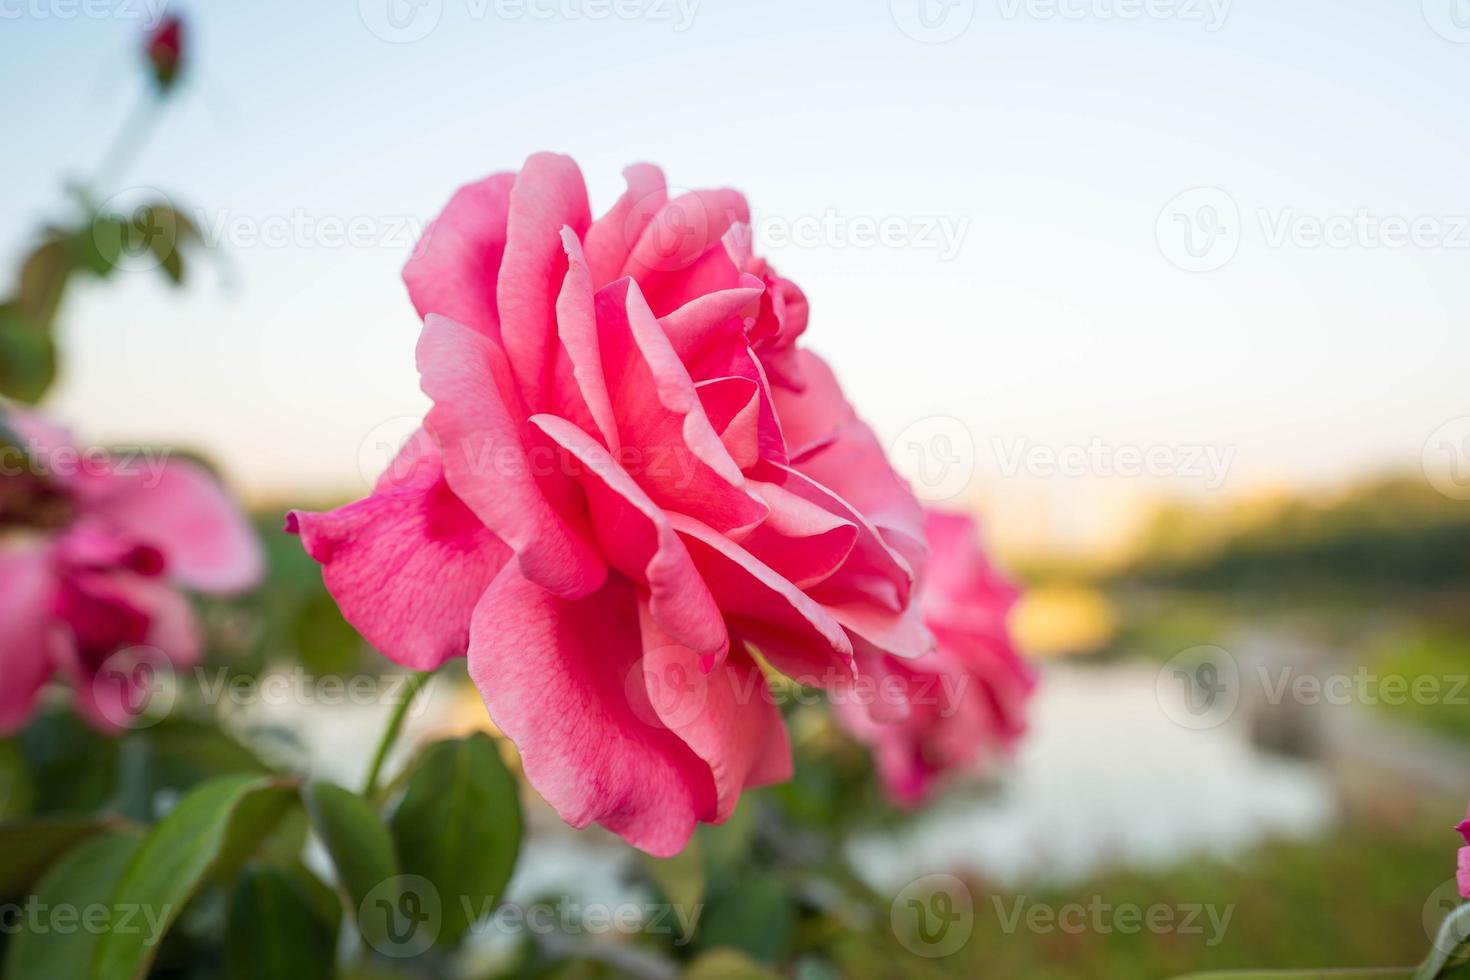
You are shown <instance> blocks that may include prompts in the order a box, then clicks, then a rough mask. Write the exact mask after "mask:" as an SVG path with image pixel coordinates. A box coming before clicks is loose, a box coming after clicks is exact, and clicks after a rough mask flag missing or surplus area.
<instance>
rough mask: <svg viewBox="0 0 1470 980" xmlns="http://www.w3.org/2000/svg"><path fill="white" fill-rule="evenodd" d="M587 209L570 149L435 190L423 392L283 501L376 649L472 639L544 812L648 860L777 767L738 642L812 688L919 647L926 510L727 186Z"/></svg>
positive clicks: (421, 272)
mask: <svg viewBox="0 0 1470 980" xmlns="http://www.w3.org/2000/svg"><path fill="white" fill-rule="evenodd" d="M626 175H627V179H628V190H627V192H626V193H625V194H624V195H623V196H622V198H621V199H619V200H618V202H617V203H616V204H614V205H613V208H612V210H611V211H609V212H608V213H607V214H606V215H604V216H603V217H601V218H599V219H597V220H595V221H594V220H592V218H591V213H590V210H589V207H588V202H587V192H586V189H585V187H584V185H583V182H582V176H581V173H580V172H579V171H578V169H577V167H576V164H574V163H573V162H572V161H571V160H570V159H568V158H566V157H562V156H555V155H552V154H538V155H536V156H533V157H531V158H530V159H529V160H528V161H527V162H526V165H525V169H524V170H522V171H521V172H520V173H519V174H498V175H496V176H493V177H490V178H487V179H485V180H483V181H480V182H479V183H475V184H471V185H469V186H466V187H464V188H462V189H461V190H459V191H458V192H457V193H456V194H455V195H454V197H453V198H452V199H451V200H450V202H449V204H448V206H447V207H446V208H445V210H444V213H443V214H441V215H440V216H439V218H438V220H436V221H435V222H434V224H433V225H432V227H431V228H430V229H429V230H428V232H427V233H426V234H425V236H424V240H423V242H422V243H421V244H420V246H419V248H418V250H417V251H416V254H415V255H414V257H413V258H412V260H411V261H410V262H409V263H408V266H407V268H406V269H405V270H404V279H405V280H406V281H407V284H408V290H409V295H410V297H411V298H412V300H413V302H414V305H415V307H417V309H418V311H419V313H420V314H421V315H423V316H424V318H425V325H424V331H423V335H422V337H421V339H420V341H419V346H418V366H419V373H420V375H421V378H422V384H423V389H424V391H425V393H427V394H428V396H429V397H430V398H431V399H432V401H433V407H432V409H431V410H430V412H429V414H428V418H427V419H426V420H425V424H424V430H423V432H421V433H420V436H419V437H416V438H415V439H413V440H411V441H410V443H409V445H408V447H407V448H406V449H405V450H404V451H403V453H402V454H401V456H400V458H399V459H398V460H397V461H396V462H395V463H394V464H393V465H392V466H391V467H390V468H389V471H388V472H387V473H386V474H385V475H384V476H383V477H382V479H381V480H380V481H379V483H378V485H377V487H376V488H375V489H374V491H373V493H372V495H371V496H369V497H368V498H367V499H366V500H363V501H360V502H358V503H356V504H352V505H351V506H348V507H345V508H342V509H341V510H338V511H335V512H332V513H329V514H301V513H297V514H293V515H291V517H290V518H289V521H288V527H289V528H291V529H294V530H297V531H299V533H300V534H301V536H302V539H303V543H304V545H305V547H306V548H307V550H308V551H309V552H310V553H311V555H312V556H313V557H314V558H316V559H317V560H318V561H320V562H321V563H322V564H323V566H324V572H323V574H324V577H325V579H326V583H327V587H328V588H329V589H330V591H331V592H332V594H333V595H334V596H335V597H336V599H337V601H338V603H339V604H340V605H341V607H342V610H343V612H344V614H345V615H346V616H347V618H348V620H349V621H351V622H352V623H353V624H354V625H355V626H356V627H357V628H358V629H359V630H360V631H361V632H362V633H363V635H364V636H365V637H366V638H367V639H368V640H369V641H370V642H371V643H373V644H374V645H375V646H377V647H378V648H379V649H380V650H382V651H383V652H384V653H385V654H387V655H388V656H390V657H392V658H393V659H395V660H397V661H399V662H400V663H403V664H406V665H408V666H411V667H415V668H432V667H435V666H437V665H438V664H440V663H442V662H443V661H444V660H445V659H446V658H449V657H454V656H458V655H461V654H466V653H467V654H468V657H469V672H470V676H471V677H472V678H473V679H474V682H475V684H476V685H477V686H478V688H479V690H480V693H481V695H482V697H483V698H484V699H485V704H486V706H487V707H488V708H489V711H490V715H491V718H492V719H493V720H494V722H495V724H496V725H497V727H499V728H500V729H501V730H502V731H503V732H504V733H505V734H506V735H507V736H508V737H509V738H510V739H511V740H512V741H514V742H515V744H516V745H517V747H518V748H519V750H520V754H521V758H522V761H523V764H524V767H525V772H526V775H527V777H528V779H529V780H530V781H531V783H532V784H533V785H534V786H535V787H536V789H537V790H538V791H539V792H540V793H541V795H542V796H543V797H545V798H546V799H547V801H549V802H550V803H551V805H552V806H554V807H555V808H556V810H557V811H558V813H560V814H561V816H562V818H563V819H565V820H566V821H567V822H568V823H570V824H572V825H574V826H577V827H582V826H585V825H587V824H589V823H592V822H598V823H601V824H602V825H604V826H606V827H608V828H609V829H611V830H613V831H615V832H617V833H618V834H621V835H622V836H623V837H625V838H626V839H627V840H629V841H630V842H631V843H633V844H635V845H637V846H638V847H641V848H643V849H645V850H647V851H649V852H652V853H654V854H661V855H667V854H672V853H675V852H677V851H679V850H680V849H682V848H683V846H684V844H685V843H686V842H687V840H688V838H689V835H690V834H691V833H692V831H693V828H694V826H695V824H696V823H697V822H699V821H708V822H718V821H722V820H724V819H725V818H727V817H728V816H729V815H730V813H731V811H732V810H733V809H734V807H735V804H736V802H737V801H738V799H739V796H740V792H741V790H742V789H744V788H745V787H749V786H757V785H762V784H766V783H771V782H775V781H779V780H784V779H786V778H788V777H789V776H790V773H791V758H790V749H789V746H788V743H787V738H786V733H785V730H784V727H783V725H782V722H781V718H780V714H779V712H778V711H777V709H776V706H775V705H774V703H773V699H772V698H771V696H770V695H769V692H768V690H767V687H766V682H765V677H764V674H763V673H762V668H761V666H760V665H759V663H758V662H757V659H756V657H755V656H753V654H752V647H754V648H756V649H758V650H759V653H760V655H761V656H762V657H763V658H764V659H765V661H766V662H767V663H769V664H770V665H771V666H772V667H774V668H775V669H777V670H780V671H782V672H783V673H785V674H787V675H790V676H794V677H798V678H801V679H803V680H806V681H808V682H810V683H818V684H824V685H827V686H832V687H841V686H843V685H845V684H849V683H851V680H852V678H853V676H854V659H855V657H880V656H884V655H890V654H891V655H893V656H896V657H912V656H916V655H917V654H919V653H921V652H923V651H924V650H926V649H928V647H929V646H930V645H931V644H932V638H931V637H930V636H929V634H928V631H927V630H926V629H925V628H924V626H923V623H922V621H921V620H920V617H919V616H918V614H917V609H915V608H914V607H912V606H911V604H910V602H909V597H910V592H911V589H912V587H913V583H914V580H915V575H916V572H917V570H918V566H919V565H920V563H921V562H922V561H923V558H924V555H925V551H926V549H925V546H924V542H923V524H922V514H921V512H920V510H919V508H918V505H917V502H916V501H915V500H914V498H913V496H912V494H911V493H910V492H909V490H908V488H907V486H906V485H905V484H904V483H903V482H902V481H901V480H900V479H899V478H898V476H897V475H896V474H895V473H894V472H893V470H892V469H891V468H890V467H889V465H888V463H887V461H886V460H885V458H884V454H883V451H882V449H881V447H880V445H879V443H878V441H877V439H876V438H875V437H874V435H873V433H872V431H871V430H870V429H869V428H868V427H867V426H866V425H864V424H863V423H862V422H861V421H859V420H858V418H857V417H856V415H855V414H854V413H853V410H852V408H851V406H849V405H848V403H847V401H846V400H845V399H844V398H843V395H842V392H841V390H840V389H839V388H838V386H837V382H836V380H835V379H834V377H833V375H832V372H831V371H830V370H829V369H828V367H827V365H826V364H825V363H823V362H822V361H821V360H820V359H819V358H817V357H816V356H815V355H813V354H811V353H808V352H806V351H803V350H800V349H798V348H797V347H796V340H797V338H798V337H799V336H800V335H801V334H802V332H803V331H804V330H805V328H806V320H807V304H806V300H805V297H803V295H802V293H801V291H800V290H799V289H797V288H796V287H795V286H794V285H792V284H791V283H790V282H788V281H786V280H784V279H781V278H779V277H777V276H775V275H774V274H773V273H772V272H771V270H770V269H769V268H768V267H767V266H766V265H765V263H764V262H762V261H761V260H759V259H757V258H756V257H755V256H753V255H752V254H751V230H750V225H749V220H750V212H749V208H748V206H747V205H746V202H745V199H744V198H743V197H742V196H741V195H739V194H737V193H735V192H734V191H729V190H718V191H696V192H692V193H688V194H684V195H680V196H676V197H673V198H670V197H669V196H668V194H667V191H666V188H665V183H664V177H663V174H662V173H661V172H660V171H659V170H658V169H657V168H655V167H652V166H648V165H639V166H635V167H632V168H630V169H629V170H628V171H627V174H626Z"/></svg>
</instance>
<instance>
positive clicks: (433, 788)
mask: <svg viewBox="0 0 1470 980" xmlns="http://www.w3.org/2000/svg"><path fill="white" fill-rule="evenodd" d="M393 837H394V840H395V841H396V842H397V844H398V854H399V857H400V859H401V863H402V867H403V870H404V871H405V872H407V873H409V874H414V875H420V876H422V877H423V878H426V879H428V881H429V882H430V883H432V884H433V886H434V888H435V889H437V891H438V893H439V900H440V905H441V907H442V910H443V921H442V924H441V926H440V931H439V940H440V942H444V943H453V942H455V941H457V940H458V939H459V938H460V937H462V936H463V935H464V933H465V930H466V929H468V928H469V926H470V925H471V924H472V923H473V922H474V921H475V920H476V919H477V918H479V917H480V916H481V915H482V914H485V913H488V912H490V911H491V910H492V909H493V908H494V907H495V905H496V904H498V903H499V901H500V899H501V898H502V897H503V895H504V892H505V886H506V883H507V882H509V881H510V875H511V872H512V871H513V870H514V869H515V863H516V855H517V853H518V852H519V850H520V841H521V807H520V799H519V796H518V795H517V787H516V781H515V779H514V778H513V777H512V776H511V774H510V773H509V772H508V771H507V770H506V768H505V764H504V763H503V762H502V761H501V759H500V753H499V752H497V751H496V748H495V743H494V742H493V741H491V739H490V737H489V736H488V735H486V734H485V733H484V732H476V733H475V734H473V735H471V736H469V737H468V738H464V739H452V740H448V741H443V742H436V743H434V744H433V745H431V746H429V747H428V748H427V749H425V750H424V752H423V754H422V755H420V756H419V759H418V761H417V763H415V765H414V769H413V772H412V773H411V775H410V776H409V778H408V786H407V789H406V791H405V793H404V796H403V802H402V803H400V804H399V806H398V811H397V812H396V813H395V814H394V815H393Z"/></svg>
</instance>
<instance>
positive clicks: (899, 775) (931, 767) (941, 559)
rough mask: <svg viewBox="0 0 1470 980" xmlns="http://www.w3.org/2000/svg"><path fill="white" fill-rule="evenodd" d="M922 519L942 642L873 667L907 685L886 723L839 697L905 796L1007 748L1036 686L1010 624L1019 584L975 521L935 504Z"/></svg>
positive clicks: (931, 602) (914, 797)
mask: <svg viewBox="0 0 1470 980" xmlns="http://www.w3.org/2000/svg"><path fill="white" fill-rule="evenodd" d="M926 527H927V529H928V535H929V546H930V549H931V553H930V558H929V563H928V577H927V579H926V581H925V583H924V588H923V589H922V595H921V599H920V601H921V604H922V606H923V609H924V618H925V621H926V622H927V623H928V624H929V628H930V629H931V630H933V632H934V635H935V637H936V639H937V640H938V642H939V645H938V648H937V649H936V650H935V651H934V652H933V653H930V654H928V655H926V656H923V657H920V658H919V659H917V660H908V661H903V660H897V659H895V658H893V657H886V658H884V660H883V661H882V662H881V664H879V665H878V666H876V667H875V668H874V672H875V674H877V677H876V678H875V680H874V685H873V686H874V687H879V686H881V685H882V684H891V685H894V686H896V687H897V689H899V690H901V691H902V692H903V693H904V694H905V698H904V699H903V700H905V701H906V702H907V704H908V715H907V717H902V718H897V719H890V720H888V721H887V722H886V723H885V722H883V721H876V720H875V719H874V718H873V717H872V713H871V712H869V711H866V710H863V708H862V707H861V706H859V705H857V704H855V703H853V702H851V701H849V702H844V703H840V704H839V705H838V715H839V717H840V718H841V720H842V721H843V723H844V724H845V725H846V726H847V728H848V729H849V730H850V731H851V732H852V733H853V734H854V735H855V736H856V737H857V738H858V739H860V740H861V741H863V742H864V743H866V744H868V745H871V746H872V747H873V750H874V753H875V757H876V761H877V764H878V770H879V773H880V774H881V775H882V778H883V782H884V785H885V786H886V787H887V789H888V793H889V796H891V797H892V798H893V800H894V801H895V802H897V803H899V804H900V805H903V806H915V805H917V804H918V803H920V802H922V801H923V800H924V799H925V798H926V797H927V796H928V795H929V793H930V792H931V791H932V790H933V788H934V785H935V783H936V781H937V780H938V779H939V778H940V777H942V776H944V775H945V774H947V773H949V772H952V771H955V770H960V769H964V768H967V767H971V766H973V765H974V764H975V763H977V762H978V761H979V760H980V759H981V758H982V756H983V754H984V753H985V752H986V751H987V750H990V749H994V748H1001V749H1005V748H1008V747H1009V746H1010V745H1011V744H1012V743H1013V742H1014V741H1015V740H1016V739H1017V738H1018V737H1019V736H1020V735H1021V734H1022V733H1023V732H1024V731H1025V729H1026V722H1025V717H1024V713H1023V712H1024V707H1025V703H1026V699H1027V697H1028V696H1029V695H1030V694H1031V691H1032V689H1033V688H1034V687H1035V676H1034V674H1033V672H1032V670H1031V668H1030V666H1029V665H1027V664H1026V662H1025V661H1024V660H1022V659H1021V657H1020V656H1019V655H1018V654H1017V652H1016V648H1015V646H1014V645H1013V644H1012V642H1011V638H1010V633H1009V630H1008V629H1007V626H1006V616H1007V614H1008V613H1009V612H1010V609H1011V606H1012V605H1014V603H1015V601H1016V595H1017V593H1016V589H1015V587H1014V586H1012V585H1011V584H1010V583H1009V582H1007V581H1005V580H1004V579H1003V578H1001V577H1000V575H998V574H997V573H996V571H995V569H994V568H992V567H991V566H990V564H989V562H987V561H986V559H985V555H984V554H983V552H982V551H981V550H980V543H979V536H978V532H977V531H976V528H975V522H974V521H972V520H971V519H970V518H968V517H963V516H959V515H956V514H942V513H938V512H936V511H930V512H928V514H927V519H926Z"/></svg>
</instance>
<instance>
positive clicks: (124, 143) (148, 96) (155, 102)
mask: <svg viewBox="0 0 1470 980" xmlns="http://www.w3.org/2000/svg"><path fill="white" fill-rule="evenodd" d="M161 103H162V100H161V99H159V98H158V95H157V93H155V92H154V91H153V90H152V89H151V88H150V89H149V90H148V91H147V92H146V93H144V95H143V97H142V98H141V99H140V100H139V101H138V102H137V103H135V104H134V105H133V110H132V112H130V113H129V114H128V117H127V119H126V120H124V122H123V126H122V129H120V130H119V131H118V134H117V136H116V137H114V138H113V141H112V145H111V146H110V147H108V149H107V153H106V154H105V155H104V156H103V158H102V166H101V167H100V168H98V171H97V176H96V177H95V178H94V179H93V181H92V186H91V188H90V190H91V191H92V192H93V193H96V194H102V195H103V196H106V193H107V192H106V191H105V190H104V189H103V187H102V182H103V181H104V180H108V179H109V178H111V179H114V180H121V179H122V178H123V176H124V175H125V174H126V173H127V172H128V170H129V169H131V168H132V165H133V161H134V160H136V159H137V158H138V154H139V153H140V152H141V151H142V149H143V145H144V144H145V143H146V142H147V141H148V137H149V136H150V135H151V134H152V132H153V124H154V123H155V122H157V120H158V109H159V106H160V104H161Z"/></svg>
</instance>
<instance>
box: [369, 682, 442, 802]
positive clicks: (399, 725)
mask: <svg viewBox="0 0 1470 980" xmlns="http://www.w3.org/2000/svg"><path fill="white" fill-rule="evenodd" d="M433 676H434V672H433V671H432V670H425V671H420V672H419V673H416V674H410V675H409V676H408V683H407V684H406V685H405V686H404V689H403V697H402V698H401V699H400V700H399V702H398V704H397V705H396V706H395V707H394V708H393V714H392V715H390V716H389V718H388V727H387V728H386V729H384V731H383V738H382V741H380V742H379V743H378V753H377V755H375V756H373V766H372V768H371V769H369V770H368V775H367V782H366V783H364V784H363V787H362V795H363V796H364V797H365V798H366V799H369V800H371V799H372V798H373V797H374V796H376V795H377V792H378V777H379V776H380V775H381V774H382V772H383V763H384V762H386V761H387V759H388V753H389V752H390V751H392V749H393V744H394V743H395V742H397V741H398V733H399V732H401V731H402V730H403V722H404V720H405V719H406V718H407V717H408V709H409V707H410V706H412V704H413V700H414V698H416V697H418V693H419V692H420V691H422V690H423V689H424V687H425V686H426V685H427V684H428V683H429V680H430V678H432V677H433Z"/></svg>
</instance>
